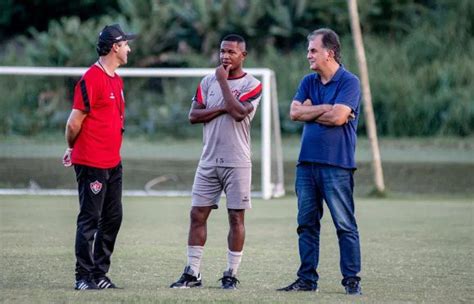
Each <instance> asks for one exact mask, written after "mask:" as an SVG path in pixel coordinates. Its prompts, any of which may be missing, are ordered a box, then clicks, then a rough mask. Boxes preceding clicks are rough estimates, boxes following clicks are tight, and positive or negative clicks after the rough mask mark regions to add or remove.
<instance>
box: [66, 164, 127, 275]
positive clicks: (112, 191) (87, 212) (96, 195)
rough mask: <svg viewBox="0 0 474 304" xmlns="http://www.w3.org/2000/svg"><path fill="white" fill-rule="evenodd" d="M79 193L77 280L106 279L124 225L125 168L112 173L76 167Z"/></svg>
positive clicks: (120, 167)
mask: <svg viewBox="0 0 474 304" xmlns="http://www.w3.org/2000/svg"><path fill="white" fill-rule="evenodd" d="M74 169H75V171H76V179H77V184H78V191H79V204H80V209H79V215H78V216H77V231H76V245H75V250H76V279H77V280H78V279H81V278H90V277H95V278H99V277H101V276H104V275H105V274H106V273H107V272H108V271H109V267H110V256H111V255H112V252H113V251H114V245H115V240H116V238H117V234H118V232H119V229H120V224H121V223H122V164H119V165H118V166H116V167H115V168H112V169H99V168H93V167H88V166H83V165H75V166H74Z"/></svg>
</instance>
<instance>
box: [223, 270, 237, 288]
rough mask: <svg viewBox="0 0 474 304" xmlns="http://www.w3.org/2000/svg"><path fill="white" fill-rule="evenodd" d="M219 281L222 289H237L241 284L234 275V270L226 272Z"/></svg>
mask: <svg viewBox="0 0 474 304" xmlns="http://www.w3.org/2000/svg"><path fill="white" fill-rule="evenodd" d="M219 281H221V282H222V286H221V287H222V289H237V283H240V281H239V280H237V278H236V277H235V276H233V275H232V270H230V271H225V272H224V275H223V277H222V278H220V279H219Z"/></svg>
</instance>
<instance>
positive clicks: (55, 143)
mask: <svg viewBox="0 0 474 304" xmlns="http://www.w3.org/2000/svg"><path fill="white" fill-rule="evenodd" d="M252 140H253V142H252V145H253V146H252V151H253V159H255V160H260V159H261V145H260V136H259V135H253V139H252ZM282 141H283V144H282V146H283V157H284V159H285V161H296V159H297V158H298V153H299V149H300V137H299V136H292V137H285V138H283V140H282ZM379 146H380V150H381V156H382V161H384V162H405V163H406V162H408V163H414V162H449V163H469V164H472V163H474V138H473V137H465V138H455V137H439V138H381V139H379ZM65 148H66V144H65V141H64V137H63V135H62V134H50V135H46V136H39V137H16V136H8V137H0V157H5V158H49V157H59V158H60V157H61V156H62V155H63V153H64V150H65ZM201 151H202V138H201V137H199V138H192V139H185V140H177V139H172V138H165V139H158V140H148V139H144V138H131V137H127V136H125V138H124V142H123V148H122V156H123V158H125V159H174V160H197V159H199V157H200V155H201ZM356 158H357V161H358V162H368V161H370V160H371V159H372V156H371V150H370V144H369V142H368V140H367V138H364V137H360V138H359V139H358V142H357V151H356Z"/></svg>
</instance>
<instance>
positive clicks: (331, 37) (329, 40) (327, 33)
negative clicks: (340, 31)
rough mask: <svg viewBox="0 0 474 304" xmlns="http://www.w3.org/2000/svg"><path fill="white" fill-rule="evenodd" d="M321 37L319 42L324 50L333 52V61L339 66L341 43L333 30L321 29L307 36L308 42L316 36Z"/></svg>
mask: <svg viewBox="0 0 474 304" xmlns="http://www.w3.org/2000/svg"><path fill="white" fill-rule="evenodd" d="M318 35H321V36H322V37H321V41H322V42H323V47H324V48H325V49H328V50H331V51H333V52H334V59H335V60H336V62H337V63H339V64H341V59H342V58H341V43H340V42H339V36H338V35H337V34H336V32H334V31H333V30H331V29H329V28H321V29H317V30H315V31H313V32H311V33H310V34H309V35H308V41H312V40H313V39H314V38H316V36H318Z"/></svg>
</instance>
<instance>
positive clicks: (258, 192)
mask: <svg viewBox="0 0 474 304" xmlns="http://www.w3.org/2000/svg"><path fill="white" fill-rule="evenodd" d="M86 70H87V68H67V67H54V68H52V67H0V76H2V77H5V76H12V77H22V78H24V77H35V76H36V77H38V76H39V77H45V76H48V77H51V76H55V77H80V76H81V75H82V74H83V73H84V72H85V71H86ZM245 71H246V72H248V73H250V74H252V75H254V76H256V77H257V78H260V79H261V81H262V89H263V94H262V100H261V103H260V107H259V109H258V112H260V115H258V114H257V116H256V119H254V122H253V125H254V126H253V130H252V133H254V129H255V125H260V132H258V133H259V135H260V136H259V137H260V138H259V139H257V140H255V138H254V137H255V136H253V138H252V142H253V143H252V154H253V156H256V157H253V163H254V170H253V178H252V180H253V184H254V185H253V190H255V191H253V195H255V196H261V197H262V198H264V199H270V198H272V197H279V196H283V195H284V194H285V189H284V175H283V155H282V144H281V134H280V121H279V110H278V96H277V90H276V81H275V74H274V72H273V71H272V70H270V69H266V68H247V69H245ZM214 72H215V71H214V69H206V68H202V69H195V68H120V69H119V70H118V74H119V75H120V76H121V77H123V78H124V80H125V81H127V79H130V78H135V79H139V78H141V79H147V78H148V79H150V78H163V79H174V78H195V80H196V81H195V84H196V85H197V83H198V81H199V78H201V77H203V76H205V75H207V74H210V73H214ZM186 83H188V82H183V84H182V85H186ZM127 88H128V87H127V86H126V89H125V90H126V92H125V93H126V95H127V111H129V107H130V106H131V105H132V104H133V96H132V97H131V96H129V94H128V90H127ZM70 89H71V90H72V89H73V88H72V87H71V88H70ZM178 90H179V88H178ZM191 97H192V96H189V99H188V100H190V98H191ZM156 102H159V101H156ZM183 115H187V113H183ZM258 117H260V120H259V121H257V123H256V120H257V119H258ZM126 134H127V132H126ZM125 138H127V135H126V136H125ZM176 141H177V142H178V143H177V144H176V145H177V148H176V149H182V148H183V147H185V144H184V143H183V144H182V145H181V146H180V144H179V142H180V140H179V139H177V140H176ZM184 141H185V140H183V142H184ZM255 141H256V142H257V144H255V143H254V142H255ZM125 143H126V141H125ZM132 143H133V141H132ZM124 149H125V152H126V151H129V150H132V149H134V147H127V146H126V144H125V146H124V147H123V149H122V156H123V158H124V164H125V163H130V164H134V162H135V164H136V166H135V167H137V166H142V167H147V168H145V169H141V170H142V171H140V170H135V171H133V170H132V171H131V172H129V171H128V168H129V166H128V165H127V167H126V171H125V175H124V178H126V179H129V180H130V179H143V178H144V179H143V180H140V182H138V183H136V184H135V186H134V187H133V189H125V191H124V192H125V194H127V193H128V194H130V195H183V193H190V192H189V191H190V183H191V184H192V181H189V180H188V181H187V182H185V184H186V186H185V187H186V189H182V188H181V189H168V190H166V189H162V187H156V185H157V184H160V183H161V184H166V182H167V181H168V182H170V181H171V182H170V183H173V179H176V176H177V175H176V174H175V173H176V172H180V171H183V168H181V167H179V165H178V164H179V163H180V158H179V156H175V155H174V154H175V153H174V152H173V150H172V149H171V150H170V151H171V152H169V153H170V154H172V155H167V156H166V164H165V165H158V166H159V167H160V168H163V170H162V172H161V173H159V174H156V175H150V174H148V175H147V174H143V172H145V171H146V172H148V171H153V170H155V171H156V168H152V167H153V166H147V165H146V163H145V165H143V160H142V161H141V162H139V159H137V158H140V156H137V157H136V158H135V159H131V160H128V159H127V153H124ZM127 149H128V150H127ZM138 149H140V146H138ZM184 149H185V148H184ZM256 149H259V150H256ZM12 151H13V152H11V153H14V154H17V152H15V151H14V149H13V150H12ZM62 152H63V151H61V153H62ZM8 153H9V152H8V151H3V152H2V155H0V157H1V158H4V159H3V163H4V164H5V165H4V166H3V165H2V167H3V169H2V171H4V172H2V175H7V176H9V175H10V174H11V172H9V170H12V171H13V170H15V172H16V173H18V172H17V171H18V170H17V169H18V168H14V167H15V165H14V164H12V163H14V162H10V161H9V160H8V157H10V156H12V157H13V156H15V157H18V155H8ZM195 154H196V155H195V160H194V161H193V162H191V164H189V163H188V164H187V167H190V168H187V169H186V170H191V171H193V172H194V170H195V167H196V165H197V160H198V159H199V156H200V152H198V153H195ZM61 155H62V154H60V155H58V157H61ZM137 155H145V157H144V158H152V156H150V155H147V154H146V153H144V154H139V153H138V154H137ZM173 157H176V159H174V158H173ZM5 158H7V159H5ZM45 163H47V162H45ZM9 164H11V166H12V167H9ZM132 167H133V166H132ZM38 170H39V171H41V170H42V169H41V168H37V169H36V171H38ZM20 171H21V170H20ZM23 171H25V170H23ZM25 174H28V173H27V172H26V171H25ZM48 175H50V176H51V174H48ZM52 175H54V174H52ZM188 175H189V174H188ZM16 178H19V179H21V178H23V179H27V180H28V181H29V183H30V184H29V186H28V187H27V188H20V187H6V186H5V185H8V183H5V182H4V181H3V182H2V181H0V188H1V189H0V193H10V194H14V193H33V194H35V193H41V194H55V193H56V194H65V193H75V190H74V189H53V188H54V187H48V186H46V187H45V186H44V185H42V184H41V183H40V185H37V184H38V182H37V181H35V179H33V178H30V177H29V176H23V177H16ZM59 178H60V177H59ZM37 179H42V178H41V177H39V178H37ZM255 183H258V185H255ZM46 184H48V183H46ZM49 184H51V183H49ZM12 188H13V189H12ZM70 188H72V187H70ZM157 188H158V189H157ZM176 190H181V191H176ZM182 190H185V191H184V192H183V191H182ZM186 190H187V191H186Z"/></svg>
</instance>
